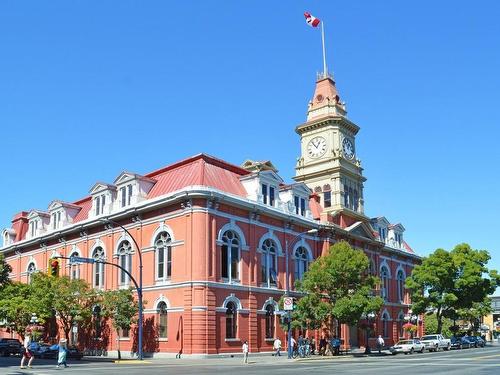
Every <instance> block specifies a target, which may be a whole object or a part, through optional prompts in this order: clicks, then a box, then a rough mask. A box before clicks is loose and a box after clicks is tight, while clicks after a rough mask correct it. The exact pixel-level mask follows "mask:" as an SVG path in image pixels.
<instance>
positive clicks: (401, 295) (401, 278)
mask: <svg viewBox="0 0 500 375" xmlns="http://www.w3.org/2000/svg"><path fill="white" fill-rule="evenodd" d="M396 278H397V282H398V301H399V302H400V303H403V302H404V299H405V275H404V273H403V271H402V270H399V271H398V274H397V276H396Z"/></svg>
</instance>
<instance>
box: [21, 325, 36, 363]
mask: <svg viewBox="0 0 500 375" xmlns="http://www.w3.org/2000/svg"><path fill="white" fill-rule="evenodd" d="M30 346H31V333H30V332H29V331H28V332H26V334H25V336H24V341H23V347H22V353H23V357H22V358H21V365H20V367H21V369H24V368H26V367H24V361H26V359H27V360H28V368H33V367H31V364H32V363H33V358H35V357H34V356H33V353H32V352H31V351H30Z"/></svg>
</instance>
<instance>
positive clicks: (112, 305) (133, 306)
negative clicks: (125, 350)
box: [102, 289, 139, 359]
mask: <svg viewBox="0 0 500 375" xmlns="http://www.w3.org/2000/svg"><path fill="white" fill-rule="evenodd" d="M102 307H103V311H102V313H103V316H104V317H106V318H111V319H112V321H113V328H114V329H115V331H116V334H117V336H118V359H121V352H120V331H122V330H125V329H130V326H131V325H132V324H134V323H136V322H137V318H136V316H137V312H138V311H139V308H138V303H137V301H136V300H135V299H134V293H133V291H132V289H120V290H110V291H106V292H104V295H103V300H102Z"/></svg>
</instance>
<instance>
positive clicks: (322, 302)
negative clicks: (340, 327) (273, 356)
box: [293, 241, 383, 328]
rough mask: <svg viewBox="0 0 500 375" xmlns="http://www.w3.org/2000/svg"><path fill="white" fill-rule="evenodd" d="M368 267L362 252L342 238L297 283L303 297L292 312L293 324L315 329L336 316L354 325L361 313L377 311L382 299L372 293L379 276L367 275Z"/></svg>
mask: <svg viewBox="0 0 500 375" xmlns="http://www.w3.org/2000/svg"><path fill="white" fill-rule="evenodd" d="M369 266H370V262H369V260H368V258H367V257H366V255H365V254H364V253H363V251H361V250H355V249H353V248H352V247H351V246H350V245H349V244H348V243H347V242H345V241H341V242H338V243H336V244H334V245H333V246H332V247H331V248H330V251H329V253H328V254H327V255H325V256H322V257H320V258H318V259H316V260H315V261H314V262H313V263H312V264H311V266H310V268H309V271H308V272H306V273H305V275H304V279H303V280H302V282H298V283H297V288H298V290H299V291H301V292H303V293H305V296H304V297H303V298H301V299H300V300H299V301H298V303H297V308H296V311H294V314H293V317H294V319H295V322H296V323H295V324H298V325H300V326H301V327H304V328H318V327H320V326H321V325H323V324H325V323H328V321H331V320H332V319H336V320H338V322H339V323H347V324H349V325H354V324H357V323H358V321H359V320H360V319H361V316H362V315H363V314H364V313H368V312H370V311H379V310H380V307H381V306H382V304H383V300H382V298H380V297H376V296H374V295H373V290H374V289H375V286H376V285H377V283H378V278H376V277H375V276H371V275H370V274H369V272H368V270H369Z"/></svg>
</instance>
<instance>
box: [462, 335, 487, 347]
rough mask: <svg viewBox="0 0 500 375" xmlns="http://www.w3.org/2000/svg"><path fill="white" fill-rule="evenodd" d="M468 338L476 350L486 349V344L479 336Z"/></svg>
mask: <svg viewBox="0 0 500 375" xmlns="http://www.w3.org/2000/svg"><path fill="white" fill-rule="evenodd" d="M466 338H467V340H469V341H470V342H471V343H472V346H474V348H479V347H481V348H484V347H485V345H486V342H485V341H484V340H483V339H482V338H481V337H479V336H467V337H466Z"/></svg>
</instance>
